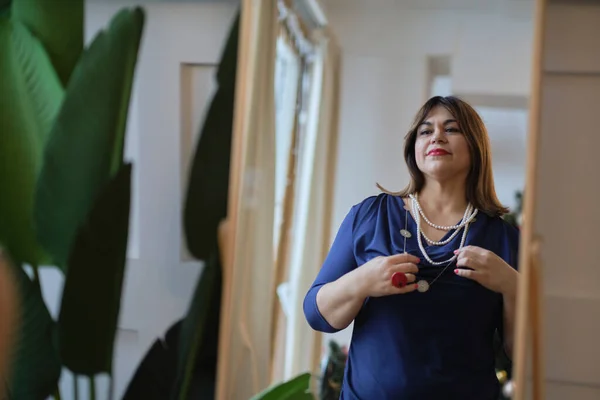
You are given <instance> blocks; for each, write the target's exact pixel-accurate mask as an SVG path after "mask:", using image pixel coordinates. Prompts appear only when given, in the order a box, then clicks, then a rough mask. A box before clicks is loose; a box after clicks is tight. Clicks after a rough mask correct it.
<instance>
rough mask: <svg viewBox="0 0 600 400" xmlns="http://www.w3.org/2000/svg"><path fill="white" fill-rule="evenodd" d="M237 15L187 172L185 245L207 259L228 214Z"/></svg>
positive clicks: (184, 220) (238, 16)
mask: <svg viewBox="0 0 600 400" xmlns="http://www.w3.org/2000/svg"><path fill="white" fill-rule="evenodd" d="M239 18H240V14H239V11H238V14H237V15H236V17H235V19H234V21H233V24H232V27H231V29H230V32H229V37H228V39H227V42H226V44H225V47H224V49H223V53H222V55H221V61H220V64H219V70H218V71H217V85H218V88H217V92H216V93H215V96H214V98H213V101H212V103H211V105H210V109H209V111H208V113H207V114H206V120H205V121H204V124H203V127H202V131H201V132H200V138H199V139H198V143H197V145H196V152H195V155H194V159H193V161H192V166H191V170H190V175H189V182H190V184H189V185H188V188H187V195H186V200H185V209H184V215H183V218H184V219H183V223H184V229H185V237H186V242H187V247H188V249H189V251H190V253H191V254H192V255H193V256H194V257H196V258H197V259H199V260H206V259H207V258H208V257H209V255H210V253H211V251H212V250H213V249H214V248H215V246H216V243H217V228H218V226H219V223H220V222H221V221H222V220H223V218H225V216H226V215H227V199H228V193H229V164H230V159H231V139H232V131H233V108H234V107H233V103H234V98H235V81H236V70H237V49H238V35H239Z"/></svg>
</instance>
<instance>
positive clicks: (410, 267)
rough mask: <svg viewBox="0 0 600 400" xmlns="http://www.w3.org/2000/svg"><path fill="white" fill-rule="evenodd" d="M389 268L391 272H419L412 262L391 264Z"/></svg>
mask: <svg viewBox="0 0 600 400" xmlns="http://www.w3.org/2000/svg"><path fill="white" fill-rule="evenodd" d="M391 270H392V271H393V272H404V273H407V272H412V273H414V274H416V273H417V272H419V267H417V266H416V265H415V264H413V263H403V264H394V265H392V267H391Z"/></svg>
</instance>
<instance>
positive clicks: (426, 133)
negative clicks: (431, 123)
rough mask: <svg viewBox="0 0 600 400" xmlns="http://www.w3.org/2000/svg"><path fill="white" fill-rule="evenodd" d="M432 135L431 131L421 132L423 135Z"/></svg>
mask: <svg viewBox="0 0 600 400" xmlns="http://www.w3.org/2000/svg"><path fill="white" fill-rule="evenodd" d="M430 133H431V131H427V130H425V131H421V135H429V134H430Z"/></svg>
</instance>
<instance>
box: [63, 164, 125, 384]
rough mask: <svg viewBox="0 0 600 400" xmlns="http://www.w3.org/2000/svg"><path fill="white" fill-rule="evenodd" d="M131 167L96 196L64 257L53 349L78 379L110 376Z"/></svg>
mask: <svg viewBox="0 0 600 400" xmlns="http://www.w3.org/2000/svg"><path fill="white" fill-rule="evenodd" d="M130 195H131V164H125V165H124V166H123V167H122V168H121V170H120V171H119V173H118V174H117V175H116V176H115V178H114V179H113V180H111V181H110V183H109V184H108V185H107V187H106V188H105V189H104V190H103V191H102V192H101V193H100V196H99V197H98V199H97V201H96V202H95V204H94V207H93V208H92V210H91V213H90V216H89V218H88V219H87V221H86V223H85V224H84V225H83V226H82V228H81V229H80V230H79V232H78V235H77V239H76V240H75V246H74V247H73V252H72V254H71V256H70V257H69V264H68V270H67V275H66V278H65V287H64V290H63V297H62V302H61V309H60V317H59V321H58V325H59V345H60V346H59V348H60V354H61V358H62V360H63V363H64V365H65V366H66V367H68V368H69V369H70V370H71V371H73V372H75V373H77V374H82V375H89V376H91V375H94V374H97V373H101V372H107V373H111V372H112V355H113V345H114V338H115V332H116V329H117V320H118V317H119V309H120V304H121V289H122V285H123V273H124V269H125V259H126V252H127V237H128V232H129V207H130Z"/></svg>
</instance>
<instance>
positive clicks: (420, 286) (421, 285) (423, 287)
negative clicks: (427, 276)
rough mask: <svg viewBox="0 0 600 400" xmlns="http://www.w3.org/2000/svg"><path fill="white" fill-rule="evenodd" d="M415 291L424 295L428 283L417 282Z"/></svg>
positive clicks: (427, 288)
mask: <svg viewBox="0 0 600 400" xmlns="http://www.w3.org/2000/svg"><path fill="white" fill-rule="evenodd" d="M417 290H418V291H419V292H421V293H425V292H426V291H428V290H429V283H427V281H419V282H417Z"/></svg>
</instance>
